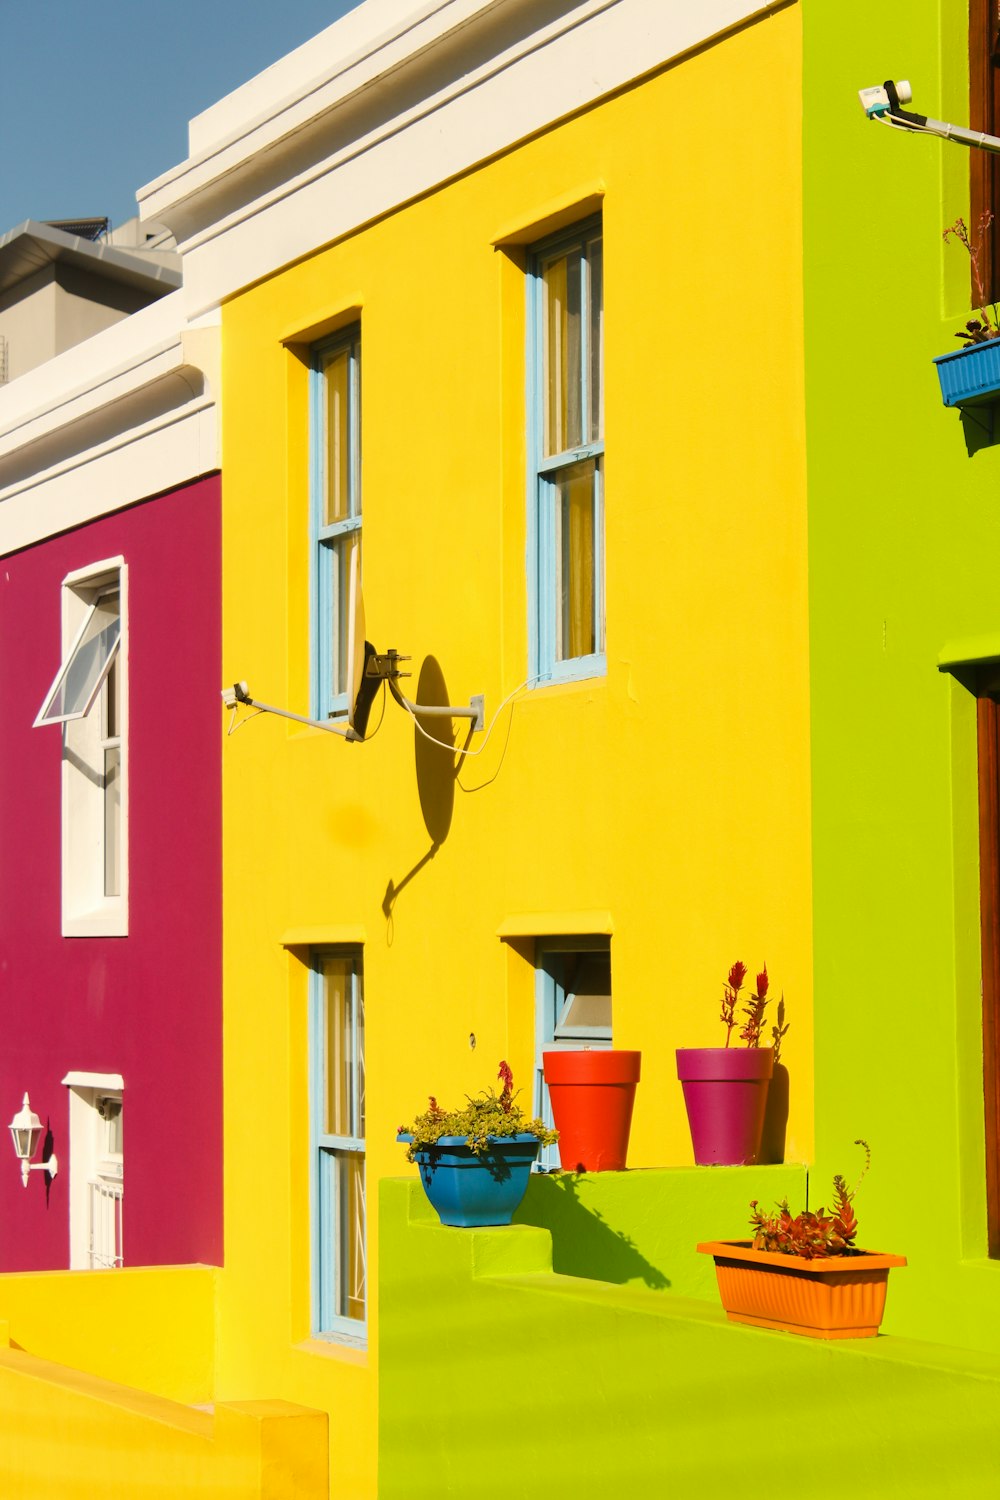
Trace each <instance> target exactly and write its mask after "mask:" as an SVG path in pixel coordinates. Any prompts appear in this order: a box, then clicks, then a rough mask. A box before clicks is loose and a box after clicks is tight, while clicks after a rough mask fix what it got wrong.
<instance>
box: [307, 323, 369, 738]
mask: <svg viewBox="0 0 1000 1500" xmlns="http://www.w3.org/2000/svg"><path fill="white" fill-rule="evenodd" d="M311 451H312V476H311V492H312V506H311V513H312V559H313V561H312V568H313V589H312V609H313V619H312V642H313V645H312V650H313V700H314V701H313V713H314V715H315V717H316V718H328V717H332V716H333V715H337V714H344V713H346V712H347V604H348V578H349V577H350V561H351V552H352V550H353V549H354V548H355V547H360V545H361V330H360V328H358V327H357V326H355V327H354V328H352V329H349V330H348V331H347V332H346V333H343V334H341V335H340V336H339V337H338V338H336V339H334V340H331V341H330V342H328V343H325V344H321V345H319V346H318V347H317V349H316V350H315V351H314V358H313V370H312V403H311Z"/></svg>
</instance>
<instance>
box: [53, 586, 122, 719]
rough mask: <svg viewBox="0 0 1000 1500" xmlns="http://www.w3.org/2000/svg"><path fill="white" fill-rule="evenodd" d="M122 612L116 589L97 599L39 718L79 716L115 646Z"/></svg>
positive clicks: (96, 687) (88, 703) (100, 677)
mask: <svg viewBox="0 0 1000 1500" xmlns="http://www.w3.org/2000/svg"><path fill="white" fill-rule="evenodd" d="M120 636H121V611H120V604H119V595H118V591H117V590H115V592H114V593H107V594H104V595H102V596H101V598H100V599H98V601H97V603H96V605H95V606H94V607H93V610H92V612H91V614H90V615H89V616H88V618H87V623H86V626H85V628H84V632H83V635H82V636H81V638H80V640H79V642H78V644H77V646H76V647H75V649H74V650H73V653H72V655H71V656H70V658H69V661H68V662H67V663H66V664H65V666H64V667H63V668H62V669H61V670H60V672H59V675H58V677H57V679H56V682H55V683H54V684H53V686H52V688H51V689H50V691H49V695H48V697H47V698H46V700H45V705H44V709H43V712H42V714H40V715H39V719H40V720H41V719H43V718H44V719H45V720H58V719H68V718H81V717H82V716H83V715H84V714H85V713H86V712H87V709H88V706H89V705H90V704H91V703H92V702H93V700H94V695H95V694H96V692H97V689H98V687H99V686H100V683H101V679H102V678H103V676H104V674H105V672H106V671H107V669H108V664H109V662H110V661H111V659H112V657H113V656H114V653H115V652H116V651H117V649H118V642H119V639H120Z"/></svg>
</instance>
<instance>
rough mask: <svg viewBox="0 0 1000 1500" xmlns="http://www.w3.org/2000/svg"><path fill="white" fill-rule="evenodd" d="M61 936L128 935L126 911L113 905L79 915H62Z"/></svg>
mask: <svg viewBox="0 0 1000 1500" xmlns="http://www.w3.org/2000/svg"><path fill="white" fill-rule="evenodd" d="M62 935H63V937H67V938H69V937H82V938H87V937H128V912H127V910H125V909H124V908H123V907H121V906H119V905H117V904H116V905H115V906H114V907H111V908H109V909H107V910H105V911H94V912H87V913H86V914H85V915H83V916H79V917H67V916H64V917H63V921H62Z"/></svg>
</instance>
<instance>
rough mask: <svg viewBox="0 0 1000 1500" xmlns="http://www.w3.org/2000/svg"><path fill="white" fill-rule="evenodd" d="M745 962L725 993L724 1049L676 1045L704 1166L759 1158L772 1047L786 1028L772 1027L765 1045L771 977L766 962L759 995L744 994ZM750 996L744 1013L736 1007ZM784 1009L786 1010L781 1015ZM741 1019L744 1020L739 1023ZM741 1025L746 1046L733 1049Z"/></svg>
mask: <svg viewBox="0 0 1000 1500" xmlns="http://www.w3.org/2000/svg"><path fill="white" fill-rule="evenodd" d="M746 976H747V966H746V964H744V963H741V962H739V961H738V960H737V962H736V963H734V964H733V966H732V968H731V969H730V970H729V974H728V975H727V977H726V981H725V984H724V986H723V992H722V1010H721V1017H720V1019H721V1020H722V1024H723V1025H724V1026H725V1028H726V1045H725V1046H724V1047H678V1049H677V1077H678V1078H679V1079H680V1081H681V1087H682V1088H683V1090H684V1105H685V1108H686V1109H687V1117H688V1126H689V1128H690V1131H691V1145H692V1148H693V1150H694V1159H695V1162H696V1163H697V1164H698V1166H700V1167H704V1166H746V1165H751V1164H752V1163H754V1162H756V1160H757V1157H758V1153H759V1151H760V1138H761V1131H762V1129H763V1126H764V1112H765V1109H766V1106H767V1089H768V1084H769V1082H770V1079H771V1073H772V1070H773V1067H774V1048H775V1045H780V1040H781V1037H782V1036H783V1035H784V1033H785V1032H786V1031H787V1030H788V1027H787V1026H785V1025H784V1024H783V1022H779V1026H780V1031H779V1028H778V1027H775V1028H773V1030H772V1036H773V1039H774V1040H773V1043H772V1045H771V1046H761V1035H762V1033H763V1029H764V1012H765V1010H766V1008H767V1003H768V997H767V992H768V989H769V987H770V981H769V979H768V975H767V965H766V964H765V965H764V967H763V969H761V971H760V973H759V974H758V975H757V991H756V994H753V995H748V996H746V997H743V995H742V991H743V984H744V981H745V979H746ZM742 998H745V999H746V1004H745V1005H744V1007H743V1010H742V1013H740V1014H738V1013H737V1007H738V1006H739V1004H740V1001H741V999H742ZM783 1015H784V1012H783V1011H782V1017H783ZM741 1022H742V1024H741ZM737 1026H739V1027H740V1033H739V1035H740V1040H741V1041H742V1042H744V1043H745V1046H744V1047H743V1048H740V1047H731V1046H730V1042H731V1041H732V1035H733V1031H734V1030H735V1029H736V1027H737Z"/></svg>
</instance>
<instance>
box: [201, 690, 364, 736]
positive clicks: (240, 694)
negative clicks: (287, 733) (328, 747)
mask: <svg viewBox="0 0 1000 1500" xmlns="http://www.w3.org/2000/svg"><path fill="white" fill-rule="evenodd" d="M222 699H223V702H224V703H225V705H226V707H227V708H235V707H236V705H237V703H245V704H246V705H247V707H248V708H256V709H257V711H258V712H259V713H262V714H277V716H278V718H279V719H294V721H295V723H296V724H308V726H309V728H310V729H322V730H324V732H325V733H326V734H339V735H341V736H342V738H344V739H345V740H360V739H363V738H364V736H363V735H360V734H355V732H354V730H353V729H351V728H350V727H349V726H348V725H345V724H331V723H330V722H328V721H327V720H324V719H307V718H306V717H305V715H304V714H294V713H292V711H291V709H289V708H275V707H274V705H273V703H261V701H260V699H259V698H251V696H250V693H249V692H248V690H247V685H246V683H245V682H234V683H233V685H232V687H231V688H223V689H222Z"/></svg>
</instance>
